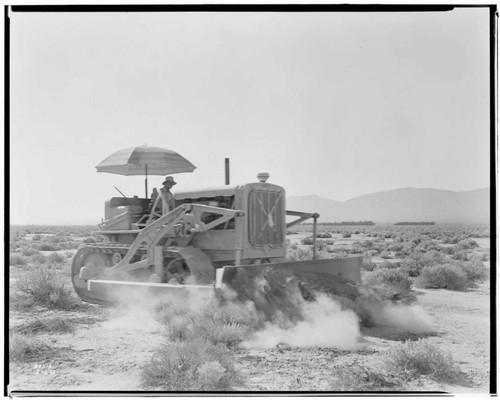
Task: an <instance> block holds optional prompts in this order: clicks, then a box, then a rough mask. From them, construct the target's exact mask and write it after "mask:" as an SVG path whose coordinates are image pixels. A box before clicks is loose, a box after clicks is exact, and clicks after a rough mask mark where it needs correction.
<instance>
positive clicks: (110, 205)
mask: <svg viewBox="0 0 500 400" xmlns="http://www.w3.org/2000/svg"><path fill="white" fill-rule="evenodd" d="M268 179H269V174H268V173H260V174H258V176H257V181H256V182H250V183H246V184H242V185H227V184H226V185H225V186H221V187H214V188H208V189H205V190H197V191H177V192H176V194H175V207H174V208H173V209H172V210H171V211H169V212H167V213H165V214H162V213H159V212H158V211H157V210H156V209H155V207H152V200H151V199H148V198H139V197H138V196H134V197H123V196H122V197H113V198H111V199H110V200H108V201H106V203H105V217H104V219H103V221H102V223H100V224H99V231H97V232H95V234H96V235H98V236H99V237H100V238H101V241H99V242H96V243H93V244H84V245H82V246H80V248H79V249H78V251H77V252H76V254H75V256H74V258H73V261H72V282H73V285H74V288H75V290H76V293H77V294H78V295H79V297H80V298H81V299H82V300H84V301H86V302H92V303H109V302H113V301H116V297H115V296H116V293H117V291H119V292H120V293H122V294H123V293H128V292H129V291H133V290H136V289H139V290H146V291H147V292H148V293H149V292H151V293H160V294H161V293H176V292H180V291H182V290H186V289H190V288H197V289H200V290H209V291H214V290H218V289H221V288H223V287H232V288H236V290H239V291H240V292H244V291H245V290H246V289H248V287H246V288H245V287H243V286H245V285H246V282H249V281H250V280H251V279H253V278H255V277H257V276H262V275H264V276H265V275H266V274H268V273H269V272H277V271H283V272H284V273H286V274H287V275H289V276H308V277H312V278H313V279H317V280H322V278H321V277H323V276H333V277H335V279H337V280H338V281H340V282H343V283H346V284H347V285H353V286H354V285H356V284H358V283H360V280H361V268H362V265H363V257H362V256H361V257H346V258H335V259H317V257H316V242H315V240H316V229H317V220H318V218H319V214H317V213H308V212H300V211H292V210H287V209H286V199H285V189H284V188H283V187H281V186H278V185H275V184H272V183H269V182H268ZM311 219H312V220H313V240H314V243H313V260H308V261H294V262H289V261H287V258H286V252H287V237H286V235H287V229H288V228H290V227H291V226H293V225H296V224H299V223H302V222H304V221H306V220H311ZM346 287H348V286H346Z"/></svg>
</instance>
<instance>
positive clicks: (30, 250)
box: [21, 246, 40, 257]
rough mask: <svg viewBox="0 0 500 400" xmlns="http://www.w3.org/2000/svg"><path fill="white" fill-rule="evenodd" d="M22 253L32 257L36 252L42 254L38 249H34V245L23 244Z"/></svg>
mask: <svg viewBox="0 0 500 400" xmlns="http://www.w3.org/2000/svg"><path fill="white" fill-rule="evenodd" d="M21 254H22V255H23V256H26V257H30V256H32V255H35V254H40V252H39V251H38V250H37V249H34V248H32V247H28V246H23V247H21Z"/></svg>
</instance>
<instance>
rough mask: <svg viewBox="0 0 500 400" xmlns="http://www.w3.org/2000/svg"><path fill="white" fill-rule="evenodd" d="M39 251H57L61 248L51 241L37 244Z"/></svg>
mask: <svg viewBox="0 0 500 400" xmlns="http://www.w3.org/2000/svg"><path fill="white" fill-rule="evenodd" d="M38 250H40V251H59V250H62V249H61V247H60V246H58V245H55V244H51V243H41V244H40V245H39V246H38Z"/></svg>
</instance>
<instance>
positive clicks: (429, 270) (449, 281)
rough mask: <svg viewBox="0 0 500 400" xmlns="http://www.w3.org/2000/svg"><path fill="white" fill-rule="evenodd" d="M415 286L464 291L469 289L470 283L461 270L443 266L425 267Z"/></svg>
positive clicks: (455, 267) (452, 266)
mask: <svg viewBox="0 0 500 400" xmlns="http://www.w3.org/2000/svg"><path fill="white" fill-rule="evenodd" d="M415 284H416V286H417V287H422V288H427V289H449V290H465V289H467V288H468V287H470V285H471V282H470V281H469V279H468V278H467V274H466V273H465V271H464V270H463V269H462V268H460V267H457V266H455V265H452V264H444V265H435V266H433V267H425V268H424V269H423V270H422V272H421V274H420V275H419V277H418V278H417V279H416V281H415Z"/></svg>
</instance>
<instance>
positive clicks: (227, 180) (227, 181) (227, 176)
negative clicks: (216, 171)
mask: <svg viewBox="0 0 500 400" xmlns="http://www.w3.org/2000/svg"><path fill="white" fill-rule="evenodd" d="M224 162H225V166H226V185H229V158H226V159H225V160H224Z"/></svg>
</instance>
